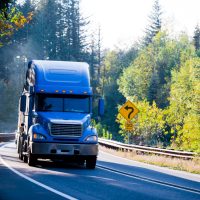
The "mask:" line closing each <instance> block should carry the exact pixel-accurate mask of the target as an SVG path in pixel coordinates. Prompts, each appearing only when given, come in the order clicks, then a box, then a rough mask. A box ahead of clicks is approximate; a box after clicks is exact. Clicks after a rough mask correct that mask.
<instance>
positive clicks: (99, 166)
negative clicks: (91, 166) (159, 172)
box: [97, 165, 200, 195]
mask: <svg viewBox="0 0 200 200" xmlns="http://www.w3.org/2000/svg"><path fill="white" fill-rule="evenodd" d="M97 168H99V169H102V170H105V171H108V172H111V173H115V174H118V175H121V176H127V177H129V178H133V179H137V180H140V181H145V182H148V183H153V184H157V185H162V186H165V187H170V188H174V189H176V190H182V191H185V192H190V193H195V194H198V195H199V194H200V192H199V191H193V189H191V190H190V188H188V189H187V188H186V187H185V188H184V186H183V187H182V186H178V185H177V186H176V185H173V184H170V183H164V182H163V183H161V181H156V180H155V181H154V180H150V179H148V178H145V177H136V176H134V175H133V176H132V175H131V174H130V175H129V174H125V173H121V172H120V171H113V170H112V169H106V168H104V167H103V166H102V167H101V165H97ZM194 190H196V189H194Z"/></svg>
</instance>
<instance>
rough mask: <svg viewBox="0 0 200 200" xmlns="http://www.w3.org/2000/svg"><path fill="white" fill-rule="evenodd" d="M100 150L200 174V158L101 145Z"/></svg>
mask: <svg viewBox="0 0 200 200" xmlns="http://www.w3.org/2000/svg"><path fill="white" fill-rule="evenodd" d="M100 150H102V151H104V152H107V153H110V154H113V155H116V156H119V157H122V158H126V159H130V160H134V161H139V162H143V163H147V164H151V165H157V166H160V167H167V168H170V169H174V170H180V171H186V172H190V173H194V174H200V159H199V158H196V159H192V160H183V159H178V158H170V157H165V156H158V155H144V154H143V155H138V154H136V153H134V152H125V151H116V150H113V149H110V148H106V147H102V146H100Z"/></svg>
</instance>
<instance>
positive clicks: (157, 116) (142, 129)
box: [117, 98, 169, 146]
mask: <svg viewBox="0 0 200 200" xmlns="http://www.w3.org/2000/svg"><path fill="white" fill-rule="evenodd" d="M130 100H131V101H133V99H131V98H130ZM134 104H135V105H136V107H137V108H138V109H139V111H140V112H139V113H138V115H137V116H136V117H135V118H133V120H132V123H133V124H134V130H133V132H132V133H131V136H130V142H131V143H134V144H140V145H151V146H158V145H160V146H163V145H168V144H169V141H168V140H167V139H168V138H166V137H165V126H166V123H165V117H166V116H165V113H164V111H163V110H162V109H159V108H158V107H157V106H156V104H155V102H153V103H152V105H150V104H149V102H147V101H146V100H144V101H138V102H134ZM117 121H118V123H120V129H121V130H120V132H119V133H120V134H122V135H123V136H125V140H126V141H127V132H126V131H125V121H126V120H124V119H123V118H122V117H121V116H120V114H119V115H118V119H117Z"/></svg>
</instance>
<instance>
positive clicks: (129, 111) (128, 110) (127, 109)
mask: <svg viewBox="0 0 200 200" xmlns="http://www.w3.org/2000/svg"><path fill="white" fill-rule="evenodd" d="M138 112H139V110H138V108H136V106H135V105H134V104H133V103H132V102H131V101H129V100H128V101H127V102H126V103H125V104H124V105H123V106H122V107H121V108H120V109H119V113H120V114H121V115H122V116H123V117H124V118H125V119H126V120H128V121H130V120H131V119H133V118H134V117H135V116H136V115H137V114H138Z"/></svg>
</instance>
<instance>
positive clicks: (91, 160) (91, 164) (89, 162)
mask: <svg viewBox="0 0 200 200" xmlns="http://www.w3.org/2000/svg"><path fill="white" fill-rule="evenodd" d="M96 162H97V157H96V156H90V157H88V158H87V159H86V168H87V169H94V168H95V167H96Z"/></svg>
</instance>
